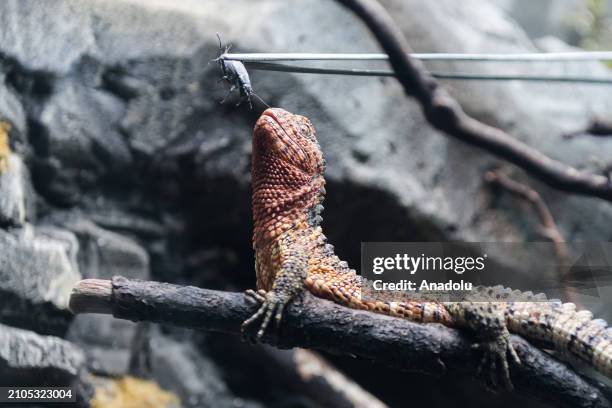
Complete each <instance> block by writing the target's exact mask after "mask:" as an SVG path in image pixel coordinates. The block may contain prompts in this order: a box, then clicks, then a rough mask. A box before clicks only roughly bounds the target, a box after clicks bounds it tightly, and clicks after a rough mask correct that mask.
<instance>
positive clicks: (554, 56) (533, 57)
mask: <svg viewBox="0 0 612 408" xmlns="http://www.w3.org/2000/svg"><path fill="white" fill-rule="evenodd" d="M410 56H411V57H413V58H416V59H420V60H427V61H489V62H496V61H505V62H510V61H515V62H526V61H612V51H577V52H547V53H542V52H538V53H509V54H485V53H471V54H467V53H466V54H462V53H414V54H410ZM220 58H221V59H226V60H237V61H242V62H263V61H387V60H388V59H389V58H388V56H387V54H333V53H328V54H321V53H319V54H314V53H246V54H238V53H236V54H234V53H226V54H223V55H221V57H220Z"/></svg>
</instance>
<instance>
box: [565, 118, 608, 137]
mask: <svg viewBox="0 0 612 408" xmlns="http://www.w3.org/2000/svg"><path fill="white" fill-rule="evenodd" d="M579 135H591V136H602V137H608V136H612V120H610V119H607V120H606V119H601V118H594V119H592V120H591V123H589V125H588V126H587V127H586V128H584V129H581V130H577V131H575V132H571V133H566V134H565V135H564V137H565V138H566V139H571V138H573V137H575V136H579Z"/></svg>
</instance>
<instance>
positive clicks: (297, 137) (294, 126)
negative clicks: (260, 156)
mask: <svg viewBox="0 0 612 408" xmlns="http://www.w3.org/2000/svg"><path fill="white" fill-rule="evenodd" d="M253 136H254V145H253V147H254V148H255V149H257V148H261V149H265V150H268V151H269V152H270V153H272V154H274V156H275V157H276V158H278V159H280V160H282V161H283V162H284V163H286V164H288V165H290V166H295V167H297V168H299V169H301V170H303V171H304V172H306V173H310V174H311V175H321V174H323V170H324V169H325V162H324V160H323V155H322V154H321V148H320V147H319V142H318V141H317V137H316V132H315V129H314V126H312V123H311V122H310V120H308V118H306V117H304V116H301V115H295V114H293V113H291V112H287V111H286V110H284V109H280V108H269V109H266V110H265V111H264V112H263V113H262V114H261V116H260V117H259V119H258V120H257V123H255V130H254V131H253Z"/></svg>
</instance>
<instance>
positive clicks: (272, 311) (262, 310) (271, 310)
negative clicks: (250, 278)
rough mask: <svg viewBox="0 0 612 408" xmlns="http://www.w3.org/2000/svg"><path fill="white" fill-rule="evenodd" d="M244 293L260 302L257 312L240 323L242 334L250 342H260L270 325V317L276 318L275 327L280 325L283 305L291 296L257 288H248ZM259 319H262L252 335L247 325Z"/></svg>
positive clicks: (285, 304)
mask: <svg viewBox="0 0 612 408" xmlns="http://www.w3.org/2000/svg"><path fill="white" fill-rule="evenodd" d="M245 295H247V296H249V297H251V298H253V299H255V300H256V301H257V302H258V303H261V306H260V307H259V309H258V310H257V312H255V314H253V316H251V317H249V318H248V319H247V320H245V321H244V323H242V327H241V330H242V336H243V338H245V339H247V340H248V341H250V342H252V343H259V342H261V339H262V338H263V335H264V333H265V331H266V329H267V328H268V326H269V325H270V321H271V320H272V317H274V319H275V320H276V327H277V328H278V327H280V323H281V321H282V319H283V311H284V310H285V306H287V304H288V303H289V302H290V301H291V300H292V297H288V296H282V292H281V293H279V292H277V291H275V290H271V291H269V292H266V291H264V290H258V291H257V292H256V291H254V290H251V289H249V290H247V291H246V292H245ZM260 319H263V320H262V322H261V325H260V326H259V330H258V331H257V333H256V335H255V336H254V337H253V336H252V335H249V334H248V332H249V327H250V326H252V325H253V324H254V323H255V322H256V321H257V320H260Z"/></svg>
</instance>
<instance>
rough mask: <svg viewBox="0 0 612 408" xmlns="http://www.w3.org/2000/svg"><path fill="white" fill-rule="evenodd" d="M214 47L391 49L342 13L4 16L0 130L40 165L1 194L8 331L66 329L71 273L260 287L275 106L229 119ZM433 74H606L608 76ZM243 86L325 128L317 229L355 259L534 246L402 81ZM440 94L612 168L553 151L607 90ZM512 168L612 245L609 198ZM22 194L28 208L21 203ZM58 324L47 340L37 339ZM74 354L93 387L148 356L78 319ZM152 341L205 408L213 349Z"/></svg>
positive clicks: (403, 18) (479, 45) (121, 1)
mask: <svg viewBox="0 0 612 408" xmlns="http://www.w3.org/2000/svg"><path fill="white" fill-rule="evenodd" d="M383 3H384V4H385V5H386V6H387V7H388V8H389V9H390V10H391V12H392V15H393V16H394V18H395V19H396V21H397V22H398V23H399V24H400V25H401V27H402V29H403V30H404V32H405V34H406V36H407V37H408V40H409V42H410V43H411V45H412V46H413V48H414V49H415V50H416V51H423V52H436V51H453V52H487V51H488V52H522V51H534V50H537V49H538V47H540V48H541V49H561V48H563V45H562V44H559V43H558V42H557V43H555V42H554V41H553V42H550V41H549V42H539V43H538V44H537V46H536V45H534V44H533V43H532V42H531V41H530V40H529V37H528V36H527V35H526V34H525V32H524V31H523V30H522V29H521V28H520V27H519V26H518V25H517V24H516V23H515V21H514V20H512V19H511V18H509V17H508V16H507V15H505V14H504V13H502V12H501V10H500V9H499V8H496V7H495V6H494V5H493V4H491V3H488V2H483V1H478V0H467V1H463V2H456V1H454V0H440V1H435V2H423V1H418V0H406V1H401V2H400V1H391V0H387V1H384V2H383ZM217 32H219V33H220V34H221V36H222V38H223V40H224V41H229V42H233V43H234V48H233V50H234V51H250V52H289V51H295V52H300V51H309V52H377V51H378V47H377V45H376V44H375V42H374V41H373V39H372V37H371V36H370V34H369V33H368V32H367V30H366V29H365V28H364V26H363V25H362V24H360V23H358V22H357V21H356V20H355V18H354V17H353V16H352V15H351V14H350V13H349V12H347V11H346V10H345V9H343V8H342V7H340V6H338V5H337V4H335V3H334V2H324V1H313V0H296V1H293V2H281V1H276V0H263V1H259V2H252V1H248V0H237V1H233V2H225V1H220V0H211V1H207V2H201V1H196V0H182V1H176V2H167V1H164V0H96V1H93V0H70V1H59V0H44V1H35V0H7V1H4V2H0V54H2V55H3V57H4V58H3V59H2V60H0V68H1V69H0V72H2V74H1V75H0V117H1V118H2V119H5V120H8V121H9V122H10V123H11V124H12V125H13V128H14V134H12V135H11V136H12V140H11V141H12V144H13V145H14V152H15V159H14V160H16V161H17V162H19V161H21V162H23V163H24V165H25V166H26V167H27V169H28V171H25V168H24V171H23V172H17V173H15V176H14V177H13V178H11V177H12V176H9V177H8V178H6V179H4V181H2V179H0V193H4V192H6V191H8V192H9V194H8V195H5V194H2V196H1V197H0V226H1V227H2V228H4V229H0V289H1V290H2V297H1V298H2V300H0V321H2V322H4V323H8V324H11V325H19V326H22V327H28V328H30V329H33V330H37V331H39V332H53V333H62V334H63V332H62V330H65V329H66V328H67V327H68V324H69V322H70V319H69V317H68V315H67V313H66V310H65V307H66V301H67V296H68V293H69V290H70V287H71V285H72V283H74V281H76V280H77V279H79V277H80V276H81V275H80V274H82V276H84V277H102V278H108V277H110V276H112V275H113V274H122V275H125V276H131V277H136V278H140V279H149V278H154V279H158V280H167V281H174V282H181V283H191V284H201V285H206V286H208V287H214V288H221V289H244V288H247V287H252V286H253V284H254V273H253V266H252V251H251V245H250V235H251V232H252V231H251V223H250V204H249V197H250V187H249V182H250V175H249V172H250V157H249V155H250V132H251V129H252V126H253V123H254V121H255V119H256V118H257V116H258V114H259V111H260V110H261V108H262V106H261V105H257V108H256V109H255V110H252V111H251V110H249V109H248V107H247V106H246V104H243V105H242V106H240V107H235V106H234V104H233V103H230V102H228V103H226V104H224V105H220V104H219V103H218V101H219V100H220V99H221V98H222V97H223V96H224V95H225V93H226V89H224V87H223V85H220V84H217V80H218V79H219V78H220V72H219V69H218V66H216V64H213V63H211V64H209V61H210V60H211V59H212V58H214V57H216V56H217V55H218V45H217V38H216V36H215V33H217ZM429 67H430V68H431V69H432V70H439V71H467V70H470V71H471V72H473V71H478V72H483V73H500V72H502V71H503V72H504V73H529V74H536V73H543V74H555V73H556V74H581V75H598V76H609V75H610V74H609V72H608V71H607V70H606V69H604V68H603V67H602V66H600V65H598V64H563V65H560V66H555V67H552V66H550V65H543V64H531V65H524V64H521V65H509V64H504V65H503V66H499V65H487V64H480V65H461V64H442V63H437V64H429ZM251 79H252V83H253V86H254V88H255V91H256V92H257V93H258V94H259V95H260V96H261V97H262V98H263V99H264V100H265V101H266V102H267V103H269V104H270V105H272V106H279V107H283V108H285V109H287V110H290V111H293V112H298V113H302V114H305V115H307V116H308V117H310V118H311V119H312V121H313V123H314V125H315V126H316V128H317V129H318V132H319V139H320V141H321V145H322V147H323V150H324V152H325V155H326V157H327V162H328V170H327V178H328V180H329V186H328V188H327V191H328V196H327V200H326V212H325V214H324V215H325V222H324V226H325V228H326V230H327V234H328V236H329V237H330V240H331V241H333V242H334V244H336V248H337V249H338V251H339V254H340V255H341V256H342V257H344V258H346V259H347V260H348V261H350V262H351V263H352V264H358V261H359V248H360V245H359V243H360V242H362V241H394V240H396V241H402V240H468V241H469V240H473V241H496V240H499V241H518V242H522V241H528V240H535V239H541V237H540V236H539V235H538V232H537V231H538V221H537V218H536V216H535V215H534V214H533V213H531V212H530V211H529V210H528V209H525V208H524V206H523V205H522V204H521V203H519V202H518V201H517V200H516V199H514V198H512V197H510V196H509V195H508V194H499V193H498V192H495V191H494V190H492V189H490V188H489V186H487V185H486V184H485V183H484V182H483V180H482V175H483V173H484V172H485V171H486V170H487V169H489V168H491V167H492V166H497V165H499V164H500V162H499V161H498V160H497V159H495V158H494V157H492V156H490V155H489V154H487V153H485V152H482V151H480V150H476V149H474V148H471V147H468V146H465V145H463V144H461V143H458V142H456V141H454V140H450V139H448V138H447V137H445V136H444V135H442V134H440V133H439V132H437V131H434V130H432V129H431V128H430V127H429V126H428V125H427V123H426V122H425V120H424V119H423V116H422V113H421V111H420V107H419V106H417V105H416V104H415V103H414V101H411V100H408V99H406V98H405V96H404V94H403V91H402V89H401V88H400V87H399V86H398V84H397V83H396V82H395V81H394V80H391V79H372V78H361V77H359V78H357V77H355V78H353V77H333V76H317V75H293V74H286V73H270V72H255V71H253V72H251ZM444 85H445V86H446V87H447V88H448V90H449V91H450V92H451V93H452V94H453V95H454V96H456V97H457V99H458V100H459V101H460V102H461V103H462V104H463V106H464V108H465V109H466V110H467V111H468V112H470V113H471V114H473V115H474V116H476V117H477V118H479V119H481V120H483V121H485V122H486V123H490V124H493V125H496V126H500V127H502V128H504V129H505V130H507V131H508V132H510V133H511V134H512V135H514V136H515V137H517V138H519V139H521V140H523V141H525V142H526V143H528V144H530V145H532V146H534V147H536V148H537V149H540V150H542V151H543V152H545V153H547V154H549V155H550V156H552V157H555V158H557V159H559V160H562V161H564V162H566V163H569V164H572V165H574V166H578V167H581V168H590V169H596V168H597V165H595V164H593V163H595V162H597V161H600V162H606V161H607V160H608V158H609V157H612V140H603V139H589V138H586V137H585V138H574V139H572V140H570V141H566V140H564V139H563V138H562V137H561V134H562V133H563V132H565V131H568V130H575V129H578V128H581V127H583V126H584V125H585V123H586V122H587V121H588V120H589V118H590V116H591V115H593V114H602V115H609V114H610V113H611V112H612V99H610V98H609V88H606V87H604V86H597V85H569V84H563V85H561V84H534V83H519V82H509V83H492V82H486V83H478V82H450V81H447V82H445V83H444ZM12 160H13V159H12ZM508 169H509V170H512V175H513V177H516V178H518V179H521V180H524V181H527V182H529V184H531V185H533V186H534V187H535V188H536V189H537V190H538V191H540V192H541V193H542V195H543V197H544V200H545V201H546V202H547V203H548V204H549V205H550V208H551V211H552V213H553V215H554V216H555V217H556V219H557V221H558V224H559V227H560V229H561V232H562V234H563V235H564V236H565V237H566V239H567V240H569V241H571V240H582V241H595V240H610V239H611V238H612V233H611V232H610V229H609V228H608V226H609V225H611V221H612V206H611V205H610V204H609V203H605V202H603V201H601V200H597V199H589V198H584V197H576V196H570V195H567V194H565V193H559V192H556V191H553V190H551V189H549V188H548V187H546V186H544V185H542V184H541V183H538V182H536V181H534V180H533V179H530V178H528V177H526V176H525V175H524V174H523V173H521V172H519V171H516V169H512V168H511V167H508ZM9 174H10V173H7V176H8V175H9ZM30 179H31V181H30ZM30 182H31V184H32V185H33V187H34V189H35V196H33V197H32V198H31V199H30V200H28V193H27V189H28V187H27V186H28V185H29V184H30ZM9 184H10V185H9ZM24 200H25V202H26V203H25V207H24V205H23V203H24ZM28 201H29V202H31V203H32V205H35V207H36V208H35V209H33V210H32V211H30V210H28V205H29V204H28ZM24 221H25V223H24ZM19 225H23V227H22V228H17V229H8V228H9V226H10V227H15V226H19ZM79 271H80V273H79ZM599 303H601V302H599ZM608 310H609V308H608ZM53 313H55V315H54V314H53ZM49 316H55V319H56V320H53V318H51V317H49ZM51 321H55V322H56V324H55V323H54V324H53V325H52V327H53V328H50V327H48V326H44V324H43V323H44V322H51ZM32 322H36V324H34V323H32ZM68 338H69V339H71V340H72V341H74V342H75V343H78V344H79V345H80V346H82V347H83V348H84V349H87V350H88V351H87V359H88V368H89V369H90V370H92V371H96V372H98V373H101V374H106V375H120V374H125V373H126V372H128V371H129V370H130V367H129V364H128V361H130V359H132V358H133V357H134V353H133V347H134V346H133V345H134V343H135V342H136V341H137V339H135V327H134V325H132V324H131V323H125V322H115V321H113V320H112V319H110V318H108V317H91V316H80V317H78V318H77V319H75V320H74V322H73V324H72V325H71V326H70V329H69V332H68ZM160 341H162V343H160V344H159V345H158V346H159V347H158V348H157V349H156V350H155V353H154V356H153V357H154V361H156V363H155V364H157V366H156V367H157V368H158V371H157V373H158V374H159V373H160V372H161V371H162V369H164V368H165V367H166V366H167V365H168V364H171V363H172V361H174V362H176V361H182V362H184V364H185V365H186V367H187V368H185V371H184V373H182V372H180V370H179V369H178V366H172V367H173V368H172V370H174V371H172V372H169V373H168V377H167V378H166V379H162V378H161V376H160V378H159V381H160V382H163V381H166V382H165V384H166V385H167V386H168V387H170V388H173V389H174V390H175V391H177V392H180V393H182V395H184V396H187V397H190V396H191V397H193V398H195V400H198V398H204V399H206V398H209V397H210V395H207V394H205V393H204V390H202V389H201V387H200V385H201V384H196V383H195V382H193V381H192V380H193V379H192V378H191V377H193V376H202V377H206V380H207V381H209V382H210V383H211V384H212V383H215V382H219V381H220V380H219V377H220V376H221V374H219V373H218V372H214V370H208V371H207V370H204V369H203V367H205V366H206V365H207V360H206V355H205V351H202V350H196V349H194V347H195V346H194V343H192V342H191V341H190V340H189V339H188V338H182V339H181V340H180V341H178V340H176V339H172V340H168V339H165V340H160ZM0 344H1V342H0ZM48 348H50V349H53V347H52V346H51V345H47V343H45V346H44V347H43V348H42V350H43V351H44V350H47V349H48ZM163 349H167V350H170V351H171V352H172V356H174V357H172V358H171V357H170V355H165V354H164V353H163V351H160V350H163ZM198 353H201V354H198ZM168 359H171V360H172V361H170V360H168ZM189 363H191V364H189ZM220 369H222V367H221V368H220ZM175 371H176V372H175ZM356 371H358V369H357V370H356ZM249 374H250V375H256V374H257V373H249ZM182 376H188V377H189V376H191V377H189V378H187V377H182ZM219 383H222V381H221V382H219ZM233 391H234V390H232V392H233ZM224 392H225V391H224ZM228 392H229V391H228ZM457 394H461V390H460V389H459V388H458V389H457ZM423 398H426V397H425V396H424V397H423ZM491 398H495V397H491ZM491 401H493V399H492V400H491ZM500 401H501V399H500V398H498V399H495V402H496V403H498V404H499V403H500ZM424 402H427V401H424ZM429 402H431V401H429ZM491 405H492V404H491Z"/></svg>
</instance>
